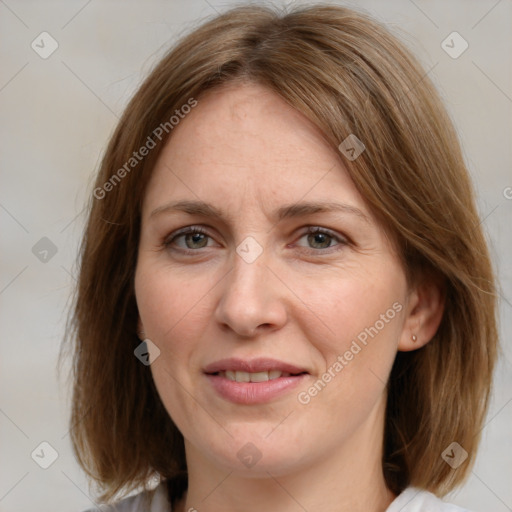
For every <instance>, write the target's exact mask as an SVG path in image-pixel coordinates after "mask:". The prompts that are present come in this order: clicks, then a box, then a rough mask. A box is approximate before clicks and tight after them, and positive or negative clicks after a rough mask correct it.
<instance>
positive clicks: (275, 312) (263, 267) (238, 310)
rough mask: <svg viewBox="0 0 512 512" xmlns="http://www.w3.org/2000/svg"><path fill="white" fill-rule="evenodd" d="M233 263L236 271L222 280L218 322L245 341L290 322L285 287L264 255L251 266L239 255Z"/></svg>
mask: <svg viewBox="0 0 512 512" xmlns="http://www.w3.org/2000/svg"><path fill="white" fill-rule="evenodd" d="M234 259H235V262H234V266H233V269H232V270H231V272H229V273H228V274H227V276H226V277H225V278H224V279H223V280H222V283H223V288H222V295H221V298H220V300H219V302H218V304H217V307H216V310H215V318H216V320H217V322H218V323H219V324H220V325H221V326H222V328H223V329H230V330H232V331H234V332H235V333H236V334H238V335H239V336H242V337H254V336H257V335H258V334H259V333H264V332H272V331H274V330H278V329H280V328H281V327H282V326H283V325H285V323H286V320H287V308H286V296H285V295H286V287H285V286H284V284H283V283H282V282H281V280H280V279H278V278H277V277H276V275H275V273H274V272H273V271H272V270H270V268H269V267H268V266H267V263H268V262H267V259H266V258H265V257H263V255H261V256H260V257H259V258H258V259H257V260H256V261H254V262H252V263H247V262H246V261H244V260H243V259H242V258H240V257H239V256H238V255H237V254H235V257H234Z"/></svg>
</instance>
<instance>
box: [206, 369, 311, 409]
mask: <svg viewBox="0 0 512 512" xmlns="http://www.w3.org/2000/svg"><path fill="white" fill-rule="evenodd" d="M206 376H207V377H208V380H209V381H210V383H211V385H212V386H213V389H215V391H216V392H217V393H218V394H219V395H220V396H221V397H222V398H225V399H226V400H229V401H230V402H233V403H235V404H244V405H253V404H263V403H266V402H269V401H271V400H273V399H275V398H278V397H280V396H282V395H284V394H286V393H289V392H290V391H291V390H292V389H293V388H294V387H296V386H298V384H299V383H300V382H302V380H303V379H304V378H305V377H307V374H302V375H296V376H292V377H279V378H277V379H272V380H267V381H265V382H236V381H234V380H229V379H227V378H226V377H221V376H220V375H206Z"/></svg>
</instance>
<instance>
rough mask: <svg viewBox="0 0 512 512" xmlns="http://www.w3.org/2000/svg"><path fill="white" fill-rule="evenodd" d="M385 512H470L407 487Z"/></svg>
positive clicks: (430, 494)
mask: <svg viewBox="0 0 512 512" xmlns="http://www.w3.org/2000/svg"><path fill="white" fill-rule="evenodd" d="M386 512H470V511H469V510H466V509H464V508H461V507H458V506H456V505H450V504H449V503H445V502H444V501H442V500H440V499H439V498H438V497H437V496H435V495H434V494H432V493H430V492H427V491H424V490H422V489H417V488H416V487H408V488H407V489H405V490H404V491H403V492H402V493H401V494H400V495H399V496H397V497H396V499H395V500H394V501H393V503H391V505H390V506H389V507H388V508H387V510H386Z"/></svg>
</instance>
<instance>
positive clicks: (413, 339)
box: [411, 334, 418, 343]
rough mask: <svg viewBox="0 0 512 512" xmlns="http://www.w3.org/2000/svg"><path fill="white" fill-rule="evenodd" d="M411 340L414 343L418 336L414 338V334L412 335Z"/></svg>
mask: <svg viewBox="0 0 512 512" xmlns="http://www.w3.org/2000/svg"><path fill="white" fill-rule="evenodd" d="M411 339H412V341H413V343H416V341H418V336H416V334H413V335H412V336H411Z"/></svg>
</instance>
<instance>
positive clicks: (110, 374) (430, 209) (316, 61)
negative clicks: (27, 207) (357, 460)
mask: <svg viewBox="0 0 512 512" xmlns="http://www.w3.org/2000/svg"><path fill="white" fill-rule="evenodd" d="M236 80H246V81H250V82H254V83H258V84H262V85H264V86H266V87H268V88H269V89H271V90H272V91H274V92H275V93H276V94H278V95H279V96H280V97H281V98H283V99H284V100H285V101H286V102H287V103H288V104H290V105H291V106H292V107H293V108H295V109H296V110H297V111H299V112H301V113H302V114H304V115H305V116H306V117H307V118H309V119H310V120H311V121H312V122H313V123H315V125H316V126H318V127H319V129H320V130H321V132H322V133H323V135H324V137H325V140H326V141H327V142H328V143H329V144H330V145H332V147H333V148H334V149H336V148H337V147H338V145H339V144H340V143H341V142H342V141H343V140H344V139H345V138H346V137H347V136H349V135H350V134H355V135H356V136H357V138H358V139H360V140H361V141H363V143H364V145H365V147H366V150H365V151H364V152H363V153H362V154H361V155H360V156H359V157H358V158H357V159H356V160H353V161H351V160H350V159H347V158H344V157H343V156H342V155H341V154H340V158H342V159H343V163H344V165H345V167H346V168H347V170H348V172H349V174H350V176H351V178H352V180H353V181H354V183H355V185H356V187H357V188H358V190H359V192H360V193H361V194H362V196H363V197H364V198H365V199H366V201H367V203H368V204H369V206H370V208H371V209H372V210H373V213H374V214H375V215H376V216H377V218H378V219H380V220H381V221H382V223H383V225H384V226H385V227H386V229H387V230H388V231H389V232H390V233H392V235H393V238H394V240H395V241H396V244H397V247H398V248H399V253H400V255H401V257H402V259H403V263H404V269H405V271H406V274H407V277H408V279H409V282H412V281H414V280H416V279H420V278H422V277H423V278H424V277H425V276H429V275H430V276H433V275H434V276H436V279H438V280H439V281H440V282H443V283H444V284H443V287H444V294H445V311H444V315H443V319H442V321H441V325H440V327H439V329H438V331H437V333H436V335H435V336H434V338H433V339H432V340H431V342H430V343H428V344H427V345H426V346H424V347H423V348H421V349H419V350H415V351H412V352H400V353H398V354H397V357H396V360H395V363H394V366H393V368H392V371H391V375H390V379H389V382H388V404H387V411H386V418H385V441H384V446H383V461H382V466H383V472H384V476H385V478H386V482H387V485H388V487H389V488H390V489H391V490H392V491H393V492H395V493H396V494H398V493H400V492H401V491H402V490H403V489H404V488H405V487H406V486H408V485H414V486H417V487H420V488H424V489H427V490H429V491H431V492H434V493H436V494H438V495H443V494H445V493H446V492H448V491H449V490H451V489H452V488H453V487H454V486H455V485H457V484H460V483H461V482H462V481H463V480H464V479H465V477H466V476H467V474H468V472H469V470H470V468H471V465H472V463H473V461H474V458H475V454H476V449H477V445H478V442H479V437H480V436H479V434H480V431H481V429H482V425H483V420H484V417H485V413H486V410H487V405H488V399H489V393H490V386H491V378H492V371H493V367H494V364H495V358H496V351H497V329H496V319H495V299H496V296H495V288H494V276H493V271H492V268H491V264H490V258H489V254H488V250H487V247H486V243H485V239H484V236H483V234H482V230H481V227H480V225H479V218H478V215H477V212H476V209H475V201H474V196H473V190H472V186H471V183H470V180H469V178H468V172H467V169H466V166H465V163H464V160H463V157H462V154H461V150H460V146H459V142H458V139H457V136H456V133H455V131H454V128H453V126H452V123H451V121H450V119H449V118H448V116H447V114H446V111H445V109H444V107H443V105H442V104H441V102H440V100H439V97H438V95H437V93H436V91H435V89H434V87H433V85H432V83H431V81H430V80H429V78H428V76H426V74H425V72H424V70H423V69H422V68H421V67H420V66H419V64H418V63H417V61H416V60H415V59H414V58H413V57H412V56H411V54H410V53H409V52H408V51H407V50H406V49H405V48H404V46H403V45H402V44H401V43H400V42H399V41H398V39H397V38H396V37H394V36H393V35H391V34H390V33H389V32H388V30H387V29H386V28H384V27H383V26H381V25H380V24H379V23H377V22H375V21H374V20H372V19H371V18H369V17H367V16H366V15H363V14H360V13H358V12H355V11H353V10H351V9H347V8H343V7H335V6H324V5H316V6H313V7H308V8H302V9H299V10H294V11H290V12H284V13H277V12H275V11H274V10H271V9H269V8H266V7H257V6H246V7H239V8H236V9H232V10H230V11H228V12H227V13H225V14H222V15H220V16H218V17H216V18H215V19H213V20H211V21H208V22H207V23H204V24H203V25H202V26H200V27H199V28H198V29H196V30H195V31H194V32H192V33H191V34H190V35H188V36H187V37H186V38H184V39H183V40H181V41H180V42H179V43H178V44H177V46H175V47H174V48H173V49H172V50H171V51H170V52H169V53H168V54H167V55H166V56H165V57H164V58H163V59H162V60H161V61H160V62H159V63H158V65H157V66H156V68H155V69H154V71H153V72H152V73H151V74H150V76H149V77H148V78H147V79H146V80H145V82H144V83H143V85H142V86H141V87H140V89H139V90H138V91H137V93H136V94H135V96H134V97H133V99H132V100H131V102H130V103H129V105H128V106H127V108H126V110H125V112H124V114H123V116H122V118H121V120H120V122H119V124H118V127H117V129H116V131H115V133H114V135H113V136H112V138H111V140H110V143H109V145H108V148H107V150H106V153H105V155H104V158H103V161H102V163H101V168H100V170H99V173H98V176H97V181H96V185H95V187H96V188H95V190H98V188H101V189H103V190H106V188H105V184H106V183H107V182H109V180H110V183H111V185H112V186H109V187H107V188H108V192H106V193H105V194H103V192H102V193H101V194H99V193H98V194H95V195H96V197H94V196H93V197H92V198H91V204H90V213H89V218H88V223H87V227H86V231H85V236H84V238H83V243H82V247H81V255H80V256H81V259H80V261H81V263H80V273H79V281H78V288H77V294H76V303H75V307H74V309H73V311H72V317H71V325H70V335H71V337H72V338H73V339H74V341H75V345H74V365H73V378H74V395H73V405H72V418H71V424H72V430H71V435H72V442H73V447H74V450H75V453H76V455H77V457H78V460H79V462H80V464H81V465H82V466H83V468H84V469H85V471H86V472H87V473H88V474H89V475H90V476H91V477H92V478H93V479H94V480H95V481H96V482H98V483H99V485H100V488H101V490H102V491H103V498H105V499H111V498H112V497H113V496H114V495H115V494H116V493H118V492H120V491H128V490H131V489H134V488H136V487H139V486H141V485H144V484H145V483H146V482H147V480H148V479H149V477H150V476H151V475H154V474H159V475H161V477H162V478H166V479H171V478H173V477H174V476H176V475H186V461H185V454H184V443H183V437H182V435H181V433H180V432H179V431H178V429H177V428H176V426H175V425H174V423H173V421H172V420H171V418H170V417H169V415H168V413H167V412H166V410H165V409H164V407H163V405H162V403H161V401H160V398H159V396H158V393H157V391H156V388H155V386H154V383H153V380H152V376H151V372H150V369H149V367H147V366H144V365H143V364H141V363H140V362H139V361H138V360H137V358H136V357H135V356H134V353H133V351H134V349H135V347H136V346H137V345H138V344H139V343H140V341H139V339H138V337H137V333H136V329H137V317H138V313H137V307H136V302H135V294H134V272H135V267H136V262H137V261H136V257H137V249H138V242H139V235H140V225H141V204H142V199H143V197H144V193H145V188H146V185H147V183H148V180H149V178H150V176H151V172H152V169H153V167H154V164H155V161H156V159H157V158H158V155H159V153H160V151H161V149H162V147H163V145H164V143H165V141H166V138H162V140H161V141H159V140H157V139H156V138H155V136H154V133H155V129H156V128H157V127H158V126H161V123H165V122H168V121H169V119H170V117H171V116H172V115H173V113H174V112H175V111H176V110H180V109H181V108H182V107H183V105H186V104H190V102H191V99H193V100H194V101H198V102H199V103H200V101H201V95H202V94H203V93H204V92H205V91H207V90H208V89H212V88H214V87H219V86H221V85H222V84H227V83H230V82H233V81H236ZM167 127H168V130H167V131H168V135H166V137H169V136H172V129H171V127H170V126H169V123H168V125H167ZM148 137H149V138H151V139H152V140H154V142H155V143H156V147H155V148H154V149H151V150H150V151H149V153H148V154H147V156H145V157H144V158H143V159H141V161H138V162H137V163H136V164H135V165H134V166H133V168H132V167H127V166H126V163H127V162H128V161H129V159H130V158H131V157H133V152H134V151H137V150H139V148H141V147H142V146H144V145H147V144H148V140H149V139H148ZM132 163H133V162H132ZM123 166H124V167H123ZM122 168H124V169H125V170H126V171H127V172H124V173H122V172H121V173H119V171H118V170H119V169H122ZM114 174H117V176H118V177H119V176H120V174H122V179H119V180H117V181H112V177H113V176H114ZM100 195H101V196H102V197H100V198H98V197H99V196H100ZM453 441H456V442H458V443H459V444H460V445H461V446H462V447H463V448H464V449H465V450H466V451H467V452H468V453H469V459H468V461H466V462H465V463H464V464H462V465H461V466H460V467H459V468H458V469H456V470H454V469H452V468H451V467H450V466H449V465H448V464H447V463H446V462H444V460H443V459H442V458H441V453H442V452H443V450H444V449H445V448H446V447H448V446H449V445H450V443H452V442H453Z"/></svg>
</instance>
